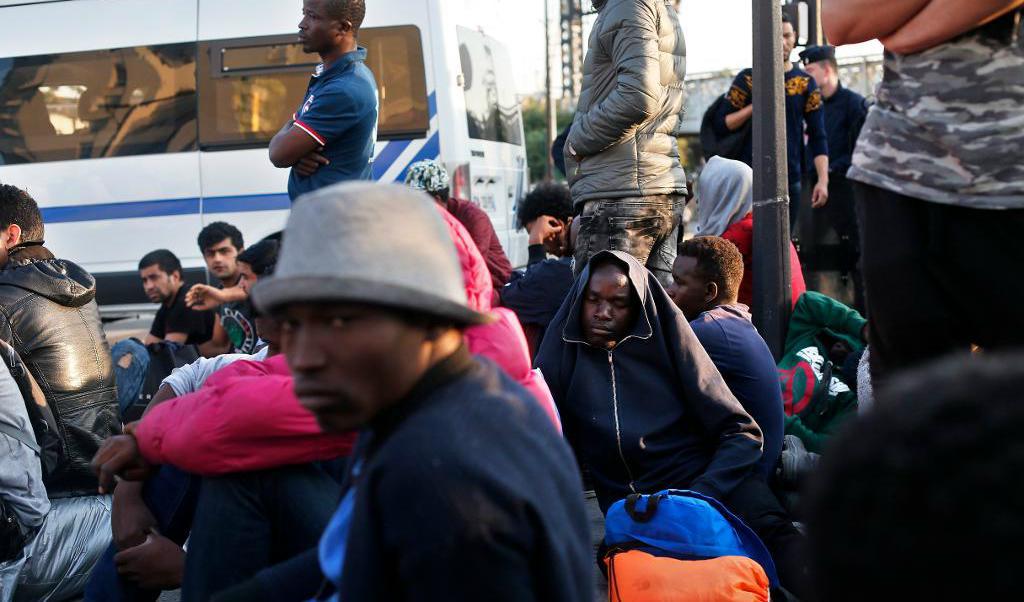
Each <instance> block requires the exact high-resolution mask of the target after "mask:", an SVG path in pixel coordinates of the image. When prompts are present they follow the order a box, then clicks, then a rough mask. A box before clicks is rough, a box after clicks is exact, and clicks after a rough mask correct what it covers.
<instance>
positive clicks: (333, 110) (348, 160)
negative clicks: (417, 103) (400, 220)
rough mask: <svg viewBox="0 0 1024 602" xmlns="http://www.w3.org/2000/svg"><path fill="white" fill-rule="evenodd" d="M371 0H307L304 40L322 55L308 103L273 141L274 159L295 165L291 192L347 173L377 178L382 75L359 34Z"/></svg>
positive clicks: (301, 38) (301, 28)
mask: <svg viewBox="0 0 1024 602" xmlns="http://www.w3.org/2000/svg"><path fill="white" fill-rule="evenodd" d="M365 14H366V2H365V0H303V3H302V21H300V22H299V41H300V42H302V48H303V50H304V51H305V52H315V53H317V54H319V55H320V58H321V59H322V60H323V63H322V64H320V65H318V66H317V68H316V71H315V72H314V73H313V77H311V78H310V80H309V88H308V89H307V90H306V95H305V97H304V98H303V102H302V105H301V106H300V107H299V109H298V111H296V112H295V114H294V115H293V116H292V120H291V121H289V122H288V123H287V124H285V126H284V127H283V128H281V131H280V132H278V133H277V134H276V135H275V136H274V138H273V139H272V140H271V141H270V162H271V163H273V164H274V165H275V166H276V167H291V168H292V171H291V175H290V176H289V178H288V196H289V197H290V198H291V199H292V201H294V200H295V199H296V198H297V197H299V196H301V195H303V194H305V193H307V192H311V191H313V190H316V189H318V188H323V187H324V186H329V185H331V184H334V183H337V182H341V181H345V180H369V179H371V173H372V170H371V166H372V165H373V146H374V142H375V141H376V138H377V110H378V106H379V105H378V100H377V82H376V81H375V80H374V78H373V73H371V72H370V69H369V68H368V67H367V66H366V64H365V62H364V61H365V60H366V49H365V48H361V47H359V46H358V44H357V41H356V37H357V35H358V34H359V27H360V26H361V25H362V23H363V17H364V16H365Z"/></svg>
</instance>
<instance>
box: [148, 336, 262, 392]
mask: <svg viewBox="0 0 1024 602" xmlns="http://www.w3.org/2000/svg"><path fill="white" fill-rule="evenodd" d="M268 348H269V347H264V348H263V349H260V350H259V351H257V352H256V353H254V354H252V355H248V354H245V353H225V354H224V355H218V356H217V357H210V358H206V357H201V358H199V359H197V360H196V361H194V362H192V363H191V364H188V365H185V366H182V367H180V368H175V369H174V371H173V372H171V373H170V374H169V375H168V376H167V378H165V379H164V380H163V382H162V383H160V385H161V386H163V385H169V386H170V387H171V389H173V390H174V394H175V395H177V396H179V397H180V396H182V395H188V394H189V393H195V392H196V391H198V390H199V389H200V388H201V387H202V386H203V383H205V382H206V379H208V378H210V376H211V375H212V374H213V373H214V372H216V371H218V370H220V369H221V368H224V367H225V366H230V365H231V364H233V363H235V362H237V361H239V360H249V361H253V362H262V361H263V360H265V359H267V349H268Z"/></svg>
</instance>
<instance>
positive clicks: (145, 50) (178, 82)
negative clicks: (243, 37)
mask: <svg viewBox="0 0 1024 602" xmlns="http://www.w3.org/2000/svg"><path fill="white" fill-rule="evenodd" d="M195 96H196V76H195V44H189V43H185V44H166V45H160V46H138V47H135V48H120V49H115V50H97V51H89V52H70V53H63V54H52V55H40V56H27V57H17V58H5V59H0V132H2V135H0V164H8V165H9V164H15V163H28V162H41V161H65V160H73V159H92V158H98V157H119V156H125V155H140V154H160V153H171V152H181V151H190V150H195V149H196V136H197V130H196V98H195Z"/></svg>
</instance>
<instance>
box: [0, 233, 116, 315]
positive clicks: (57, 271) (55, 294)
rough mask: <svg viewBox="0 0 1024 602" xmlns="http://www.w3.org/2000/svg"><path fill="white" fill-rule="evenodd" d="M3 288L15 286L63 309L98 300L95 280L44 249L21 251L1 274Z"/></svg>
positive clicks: (19, 249)
mask: <svg viewBox="0 0 1024 602" xmlns="http://www.w3.org/2000/svg"><path fill="white" fill-rule="evenodd" d="M0 285H7V286H16V287H18V288H22V289H25V290H27V291H30V292H33V293H36V294H37V295H40V296H42V297H46V298H47V299H49V300H51V301H53V302H54V303H57V304H59V305H63V306H64V307H82V306H83V305H85V304H87V303H89V302H90V301H92V300H93V299H95V298H96V279H95V278H93V276H92V274H90V273H89V272H87V271H85V269H84V268H82V267H81V266H79V265H78V264H76V263H73V262H71V261H67V260H65V259H56V258H54V256H53V254H52V253H50V252H49V251H48V250H46V248H44V247H41V246H39V247H22V248H18V249H15V250H14V251H13V252H12V253H11V254H10V256H9V259H8V262H7V265H5V266H4V267H3V269H2V270H0Z"/></svg>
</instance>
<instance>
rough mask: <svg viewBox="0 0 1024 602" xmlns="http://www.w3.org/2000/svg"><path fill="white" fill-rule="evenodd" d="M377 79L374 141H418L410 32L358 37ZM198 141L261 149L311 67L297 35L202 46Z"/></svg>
mask: <svg viewBox="0 0 1024 602" xmlns="http://www.w3.org/2000/svg"><path fill="white" fill-rule="evenodd" d="M359 44H360V45H361V46H363V47H365V48H366V49H367V59H366V64H367V66H368V67H369V68H370V70H371V71H373V75H374V78H375V79H376V80H377V88H378V94H379V97H380V116H379V119H378V129H377V136H378V138H380V139H385V140H386V139H390V138H419V137H423V136H425V135H426V133H427V131H428V130H429V128H430V115H429V108H428V103H427V84H426V72H425V69H424V64H423V44H422V40H421V36H420V30H419V29H418V28H417V27H415V26H411V25H408V26H401V27H368V28H366V29H362V30H360V32H359ZM199 54H200V60H199V87H200V90H199V115H200V117H199V143H200V147H201V148H202V149H203V150H226V149H230V148H244V147H259V146H264V145H266V144H267V143H268V142H269V141H270V139H271V138H272V137H273V136H274V134H276V133H277V131H278V130H279V129H281V126H283V125H284V124H285V123H287V121H288V120H289V119H290V118H291V116H292V114H293V113H294V112H295V111H296V110H297V109H298V108H299V105H300V104H302V97H303V95H304V94H305V92H306V86H307V85H308V84H309V78H310V75H311V74H312V72H313V69H314V68H315V67H316V65H317V64H318V63H319V62H320V58H319V57H318V56H316V55H315V54H306V53H304V52H303V51H302V46H301V45H300V44H299V43H298V42H296V41H295V36H293V35H287V36H270V37H265V38H248V39H237V40H217V41H212V42H202V43H200V46H199Z"/></svg>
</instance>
